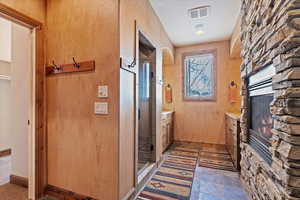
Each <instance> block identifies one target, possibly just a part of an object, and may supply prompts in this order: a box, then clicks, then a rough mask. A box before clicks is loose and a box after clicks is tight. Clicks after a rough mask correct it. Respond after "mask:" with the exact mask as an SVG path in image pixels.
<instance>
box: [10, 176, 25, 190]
mask: <svg viewBox="0 0 300 200" xmlns="http://www.w3.org/2000/svg"><path fill="white" fill-rule="evenodd" d="M9 183H10V184H14V185H18V186H21V187H25V188H28V178H24V177H21V176H16V175H10V177H9Z"/></svg>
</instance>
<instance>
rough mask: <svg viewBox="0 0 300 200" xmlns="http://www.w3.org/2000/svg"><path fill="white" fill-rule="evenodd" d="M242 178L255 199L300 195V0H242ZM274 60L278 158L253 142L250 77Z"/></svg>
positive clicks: (274, 147)
mask: <svg viewBox="0 0 300 200" xmlns="http://www.w3.org/2000/svg"><path fill="white" fill-rule="evenodd" d="M241 15H242V25H241V31H242V33H241V38H242V52H241V56H242V57H243V64H242V66H241V77H242V82H243V83H242V90H241V94H242V116H241V128H242V135H241V140H242V143H241V149H242V160H241V167H242V169H241V179H242V182H243V184H244V185H245V186H246V189H247V190H248V192H249V193H250V196H251V198H252V199H254V200H296V199H300V0H242V11H241ZM269 64H273V65H274V66H275V68H276V73H277V74H276V75H275V77H274V78H273V88H274V90H275V94H274V101H273V102H272V103H271V105H270V108H271V113H272V114H273V117H274V129H273V133H274V135H273V137H272V146H271V148H270V150H271V152H272V157H273V163H272V164H271V166H270V165H268V164H267V163H266V162H264V161H263V160H262V159H261V157H260V156H259V155H258V154H257V153H256V152H255V151H254V149H252V147H250V146H249V145H248V143H247V142H248V130H249V129H248V126H247V125H248V121H247V120H248V119H249V118H248V111H249V109H248V105H247V98H248V96H247V77H249V75H251V74H253V73H254V72H256V71H258V70H260V69H261V68H263V67H266V66H268V65H269Z"/></svg>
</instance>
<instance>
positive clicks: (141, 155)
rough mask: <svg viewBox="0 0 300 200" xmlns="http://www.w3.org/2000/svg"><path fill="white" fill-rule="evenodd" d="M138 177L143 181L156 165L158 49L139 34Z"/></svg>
mask: <svg viewBox="0 0 300 200" xmlns="http://www.w3.org/2000/svg"><path fill="white" fill-rule="evenodd" d="M138 58H139V60H138V167H137V168H138V176H139V178H138V179H139V180H141V179H142V178H143V177H144V176H146V175H147V174H148V172H149V171H150V170H151V168H152V166H153V164H154V163H155V152H156V151H155V141H156V131H155V130H156V129H155V125H156V123H155V122H156V107H155V105H156V101H155V96H156V95H155V94H156V87H155V69H156V48H155V47H154V46H153V45H152V43H151V42H150V41H149V40H148V39H147V38H146V37H145V36H144V35H143V34H142V33H141V32H139V48H138Z"/></svg>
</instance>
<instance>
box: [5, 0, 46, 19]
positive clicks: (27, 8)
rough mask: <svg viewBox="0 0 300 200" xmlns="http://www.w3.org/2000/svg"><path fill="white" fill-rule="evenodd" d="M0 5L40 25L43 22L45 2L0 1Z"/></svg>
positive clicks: (34, 0) (35, 0)
mask: <svg viewBox="0 0 300 200" xmlns="http://www.w3.org/2000/svg"><path fill="white" fill-rule="evenodd" d="M0 3H3V4H4V5H6V6H8V7H10V8H13V9H15V10H17V11H19V12H21V13H23V14H25V15H27V16H29V17H32V18H34V19H35V20H38V21H40V22H42V23H43V22H44V21H45V14H46V0H0Z"/></svg>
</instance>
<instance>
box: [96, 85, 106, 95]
mask: <svg viewBox="0 0 300 200" xmlns="http://www.w3.org/2000/svg"><path fill="white" fill-rule="evenodd" d="M107 97H108V86H107V85H99V86H98V98H107Z"/></svg>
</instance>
